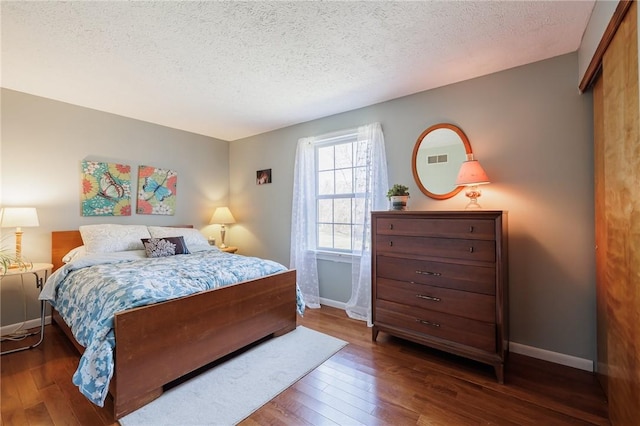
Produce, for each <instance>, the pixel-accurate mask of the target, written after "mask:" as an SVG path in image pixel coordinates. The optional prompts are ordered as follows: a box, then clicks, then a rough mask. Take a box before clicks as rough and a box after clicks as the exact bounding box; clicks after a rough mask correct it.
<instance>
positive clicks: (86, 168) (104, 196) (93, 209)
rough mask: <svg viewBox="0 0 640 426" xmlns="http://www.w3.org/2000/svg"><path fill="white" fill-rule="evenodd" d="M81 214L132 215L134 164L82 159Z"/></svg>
mask: <svg viewBox="0 0 640 426" xmlns="http://www.w3.org/2000/svg"><path fill="white" fill-rule="evenodd" d="M80 198H81V203H82V216H131V166H129V165H126V164H115V163H102V162H98V161H83V162H82V194H81V196H80Z"/></svg>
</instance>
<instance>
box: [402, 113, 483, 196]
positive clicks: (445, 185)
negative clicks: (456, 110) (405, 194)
mask: <svg viewBox="0 0 640 426" xmlns="http://www.w3.org/2000/svg"><path fill="white" fill-rule="evenodd" d="M471 153H472V151H471V144H469V139H467V136H466V135H465V134H464V132H463V131H462V130H461V129H460V128H458V127H457V126H454V125H453V124H447V123H440V124H434V125H433V126H431V127H429V128H428V129H427V130H425V131H424V132H422V134H421V135H420V137H418V140H417V141H416V146H415V147H414V148H413V158H412V159H411V168H412V171H413V178H414V179H415V181H416V183H417V184H418V187H419V188H420V191H422V193H423V194H424V195H426V196H428V197H431V198H435V199H436V200H446V199H447V198H451V197H453V196H454V195H456V194H457V193H458V192H460V190H462V187H461V186H457V185H456V183H455V182H456V177H457V176H458V172H459V171H460V166H461V165H462V163H463V162H464V161H466V159H467V154H471Z"/></svg>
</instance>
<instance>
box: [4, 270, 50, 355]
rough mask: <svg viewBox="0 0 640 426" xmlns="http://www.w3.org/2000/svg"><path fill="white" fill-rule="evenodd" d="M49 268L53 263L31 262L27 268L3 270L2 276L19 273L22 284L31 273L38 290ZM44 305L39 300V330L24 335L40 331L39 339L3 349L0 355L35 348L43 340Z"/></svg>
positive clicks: (27, 335) (45, 278)
mask: <svg viewBox="0 0 640 426" xmlns="http://www.w3.org/2000/svg"><path fill="white" fill-rule="evenodd" d="M51 268H53V265H52V264H50V263H33V264H32V267H31V268H28V269H23V268H15V269H9V270H8V271H7V272H5V274H4V276H3V278H4V277H10V276H12V275H13V276H15V275H19V276H20V279H21V280H23V284H24V276H25V275H28V274H33V276H34V277H35V278H36V287H37V288H38V290H40V291H42V286H43V285H44V282H45V281H46V280H47V276H48V275H49V271H51ZM45 307H46V304H45V302H44V301H40V331H39V332H37V331H36V332H32V333H28V334H26V335H25V336H24V337H25V338H26V337H29V336H35V335H36V334H38V333H40V340H38V342H37V343H35V344H33V345H30V346H23V347H21V348H16V349H11V350H8V351H4V352H2V353H0V355H5V354H10V353H13V352H19V351H24V350H26V349H32V348H35V347H36V346H38V345H39V344H40V343H42V341H43V340H44V313H45Z"/></svg>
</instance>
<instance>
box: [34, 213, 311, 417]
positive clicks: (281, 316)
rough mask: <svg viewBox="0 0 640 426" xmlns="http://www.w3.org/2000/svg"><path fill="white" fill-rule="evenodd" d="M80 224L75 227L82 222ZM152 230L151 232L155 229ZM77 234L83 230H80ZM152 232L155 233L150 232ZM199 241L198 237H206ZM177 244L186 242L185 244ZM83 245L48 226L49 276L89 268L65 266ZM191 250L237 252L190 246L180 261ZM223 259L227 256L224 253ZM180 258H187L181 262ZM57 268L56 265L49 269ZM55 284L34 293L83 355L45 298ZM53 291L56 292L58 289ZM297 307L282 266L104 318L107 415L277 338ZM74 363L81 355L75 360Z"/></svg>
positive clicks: (291, 276) (175, 231)
mask: <svg viewBox="0 0 640 426" xmlns="http://www.w3.org/2000/svg"><path fill="white" fill-rule="evenodd" d="M91 226H97V225H91ZM121 226H126V225H121ZM80 228H81V230H82V228H83V227H80ZM151 228H152V227H149V229H151ZM156 228H158V229H161V232H164V233H167V232H168V233H169V234H170V235H169V236H171V235H175V236H177V235H179V234H181V233H183V232H184V233H190V235H193V234H194V231H196V230H192V229H191V230H188V229H189V228H177V227H174V228H170V229H171V230H168V228H165V227H156ZM157 232H158V231H157V230H156V234H157ZM196 232H197V231H196ZM133 234H134V235H133V236H131V235H128V236H127V237H126V238H129V239H131V238H133V239H134V240H135V239H136V238H135V233H133ZM82 236H85V234H84V233H83V234H82ZM152 237H153V238H156V237H157V235H154V236H152ZM160 237H162V235H160ZM176 238H182V237H176ZM203 238H204V237H203ZM120 239H122V238H120ZM172 241H173V240H172ZM204 241H205V242H206V239H204ZM94 242H95V241H94ZM119 243H120V242H119ZM187 243H189V242H188V241H187ZM185 246H186V247H191V246H189V245H188V244H186V245H185ZM85 247H87V238H85V239H84V240H83V238H82V237H81V233H80V230H74V231H55V232H53V233H52V263H53V265H54V274H52V275H51V277H50V278H54V277H55V276H57V275H60V276H64V278H60V277H57V278H56V279H55V280H54V281H56V282H61V283H65V282H66V281H72V279H71V278H70V277H72V276H73V275H74V274H75V275H77V276H80V275H81V274H83V273H85V272H86V271H88V270H89V269H90V268H85V269H82V270H80V269H81V268H80V266H78V271H77V272H74V266H73V265H78V264H81V263H82V262H86V259H88V258H84V260H83V259H81V260H77V259H73V258H72V259H69V258H68V257H69V255H70V254H73V253H74V251H78V250H85V251H86V249H85ZM145 248H146V246H145ZM127 255H129V254H127ZM197 255H200V256H209V255H211V256H218V257H223V256H236V257H238V258H241V257H243V256H237V255H234V254H228V253H221V252H219V254H216V253H211V254H209V253H208V252H206V253H205V252H203V253H200V252H197V253H191V254H184V255H182V256H185V257H182V258H181V259H188V260H189V261H190V262H195V261H196V260H195V258H196V257H197ZM64 256H67V259H65V260H66V261H67V262H63V261H62V258H63V257H64ZM192 257H193V259H192ZM177 258H178V256H172V257H166V258H162V259H158V261H165V259H166V260H172V261H174V262H175V261H176V259H177ZM225 259H226V260H227V261H229V258H225ZM251 259H255V258H251ZM152 261H155V259H147V260H136V259H134V260H131V262H140V264H143V263H145V262H146V263H151V262H152ZM119 262H120V261H119ZM127 262H129V260H126V261H122V262H121V263H118V266H117V268H119V269H118V270H119V271H122V270H123V269H122V268H125V269H126V268H127V267H129V265H131V266H130V269H132V270H134V269H135V270H138V269H140V268H141V267H140V266H139V265H138V264H137V263H136V264H135V267H134V266H133V265H134V264H129V263H127ZM267 262H268V261H267ZM181 263H184V264H187V263H188V262H186V261H181ZM100 267H103V266H100ZM172 267H173V266H172ZM104 268H107V266H104ZM58 269H59V270H60V271H57V270H58ZM76 278H77V277H76ZM85 279H86V278H85ZM86 280H87V279H86ZM87 281H90V280H87ZM47 284H49V280H47ZM56 285H59V286H60V287H59V288H62V284H55V285H54V284H51V285H50V286H49V287H51V288H47V285H45V289H46V290H47V291H46V292H45V291H44V290H45V289H43V294H44V295H43V296H41V298H42V299H43V300H48V301H49V302H50V304H51V305H52V307H53V308H54V309H53V310H52V318H53V320H54V322H55V323H56V324H57V325H58V326H60V328H61V329H62V330H63V331H64V333H65V334H66V336H67V337H68V338H69V339H70V340H71V342H72V343H73V344H74V346H75V347H76V348H77V349H78V350H79V351H80V353H81V354H83V356H85V347H84V346H83V345H81V344H80V343H79V342H78V339H77V338H76V337H75V336H74V333H73V332H72V326H71V325H68V324H67V322H66V321H65V319H63V315H62V314H61V312H60V311H61V310H60V309H56V303H58V304H59V305H58V306H61V307H62V306H63V304H62V303H61V302H60V301H58V302H56V301H55V298H54V297H53V296H52V294H54V293H52V291H53V290H52V288H53V287H55V286H56ZM56 288H58V287H56ZM55 291H56V292H62V290H60V289H57V290H55ZM55 294H56V296H55V297H58V296H57V293H55ZM301 309H304V304H303V302H302V300H301V296H300V293H299V291H298V288H297V286H296V275H295V271H294V270H286V269H285V270H283V271H279V272H275V273H271V274H268V275H266V276H263V277H258V278H252V279H248V280H244V281H241V282H238V283H235V284H230V285H225V286H223V287H220V288H215V289H210V290H204V291H200V292H197V293H193V294H189V295H185V296H179V297H177V298H173V299H171V300H167V301H160V302H157V303H153V304H151V305H147V306H140V307H134V308H130V309H126V310H123V311H119V312H117V313H115V314H114V315H113V316H112V318H113V322H112V324H113V340H114V342H115V344H114V346H115V347H114V348H113V375H112V377H111V379H110V381H109V382H108V385H107V386H108V392H109V394H110V395H111V397H112V399H113V409H114V417H115V418H116V419H119V418H121V417H123V416H125V415H126V414H128V413H130V412H132V411H134V410H136V409H138V408H140V407H142V406H143V405H145V404H147V403H149V402H151V401H152V400H154V399H156V398H158V397H159V396H160V395H161V394H162V392H163V386H165V385H167V384H169V383H171V382H172V381H174V380H176V379H179V378H181V377H183V376H185V375H187V374H188V373H190V372H193V371H194V370H197V369H198V368H200V367H203V366H205V365H207V364H209V363H212V362H214V361H216V360H218V359H220V358H222V357H224V356H226V355H229V354H231V353H233V352H235V351H237V350H239V349H242V348H244V347H246V346H248V345H251V344H252V343H255V342H257V341H259V340H261V339H263V338H265V337H268V336H279V335H282V334H285V333H287V332H289V331H292V330H294V329H295V327H296V320H297V318H296V311H297V312H298V313H302V311H301ZM67 316H69V315H68V314H67ZM70 322H71V321H70ZM80 340H81V339H80ZM90 346H91V345H89V346H88V347H90ZM82 362H83V361H82V358H81V362H80V364H82ZM79 370H80V368H79ZM77 374H80V372H77ZM83 374H86V373H83ZM74 379H75V375H74ZM85 396H86V395H85ZM89 399H91V398H89Z"/></svg>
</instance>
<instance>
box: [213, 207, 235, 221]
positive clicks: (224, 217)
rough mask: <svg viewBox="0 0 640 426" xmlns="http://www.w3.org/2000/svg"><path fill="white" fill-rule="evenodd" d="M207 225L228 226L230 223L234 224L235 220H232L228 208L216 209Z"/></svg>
mask: <svg viewBox="0 0 640 426" xmlns="http://www.w3.org/2000/svg"><path fill="white" fill-rule="evenodd" d="M209 223H210V224H212V225H213V224H215V225H228V224H230V223H236V220H235V219H234V218H233V215H232V214H231V210H229V207H218V208H217V209H216V211H215V212H213V216H211V220H210V221H209Z"/></svg>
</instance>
